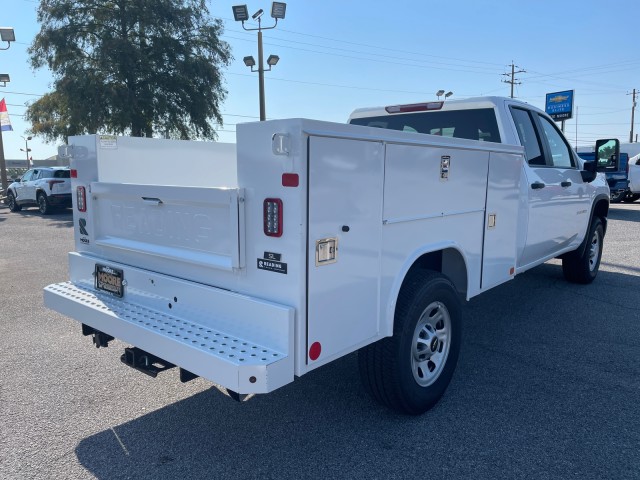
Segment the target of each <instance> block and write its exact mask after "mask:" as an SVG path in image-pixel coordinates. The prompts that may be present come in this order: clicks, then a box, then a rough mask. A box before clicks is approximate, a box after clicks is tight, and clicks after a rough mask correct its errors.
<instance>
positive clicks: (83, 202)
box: [76, 187, 87, 212]
mask: <svg viewBox="0 0 640 480" xmlns="http://www.w3.org/2000/svg"><path fill="white" fill-rule="evenodd" d="M76 202H77V203H78V211H79V212H86V211H87V192H86V190H85V188H84V187H78V188H76Z"/></svg>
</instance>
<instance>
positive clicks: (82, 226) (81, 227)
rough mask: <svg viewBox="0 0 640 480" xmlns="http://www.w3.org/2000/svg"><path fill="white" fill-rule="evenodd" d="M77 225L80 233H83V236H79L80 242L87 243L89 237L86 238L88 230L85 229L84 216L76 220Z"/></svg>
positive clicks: (85, 221)
mask: <svg viewBox="0 0 640 480" xmlns="http://www.w3.org/2000/svg"><path fill="white" fill-rule="evenodd" d="M78 227H79V230H80V235H85V237H80V241H81V242H82V243H89V239H88V238H86V237H88V236H89V232H88V231H87V220H86V219H85V218H80V219H79V220H78Z"/></svg>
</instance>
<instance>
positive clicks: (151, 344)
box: [44, 258, 294, 394]
mask: <svg viewBox="0 0 640 480" xmlns="http://www.w3.org/2000/svg"><path fill="white" fill-rule="evenodd" d="M78 262H80V263H87V261H86V260H81V259H79V258H77V259H76V263H78ZM89 262H92V260H91V261H89ZM71 263H72V268H73V263H74V262H73V261H72V262H71ZM91 268H92V267H91ZM135 270H136V269H132V268H131V267H129V268H128V271H127V272H125V275H127V276H128V277H129V279H130V281H135V277H136V272H135ZM146 276H147V277H148V276H149V272H146ZM160 277H163V278H160ZM157 281H164V282H165V283H166V282H175V283H188V282H184V281H183V280H177V279H175V280H174V279H171V278H170V277H164V276H158V277H157ZM176 286H180V285H174V287H176ZM185 288H191V289H193V290H195V292H192V293H195V294H199V296H200V298H202V294H203V293H204V292H199V291H198V290H203V289H204V290H207V292H206V297H207V303H209V302H210V303H211V304H212V305H214V306H215V305H217V306H218V307H221V308H220V309H221V310H223V311H225V315H224V316H225V317H226V318H225V319H224V321H220V322H216V319H215V315H216V312H215V311H209V312H207V315H206V316H203V317H202V318H200V319H198V318H194V317H195V316H197V315H194V316H190V317H189V318H180V317H177V316H173V315H169V314H168V313H164V312H161V311H159V310H156V309H152V308H149V307H147V306H144V305H141V304H140V303H137V302H136V303H132V302H129V301H127V295H125V297H124V298H122V299H121V298H117V297H114V296H111V295H109V294H107V293H102V292H97V291H95V290H94V289H93V288H92V287H91V286H89V285H85V284H80V285H76V284H73V283H71V282H65V283H59V284H53V285H49V286H47V287H45V289H44V303H45V305H46V306H47V307H49V308H51V309H53V310H56V311H57V312H60V313H62V314H64V315H67V316H69V317H71V318H74V319H76V320H78V321H79V322H81V323H83V324H86V325H88V326H90V327H91V328H93V329H95V330H98V331H100V332H104V333H105V334H107V335H109V336H113V337H115V338H118V339H120V340H122V341H125V342H127V343H130V344H133V345H135V346H136V347H139V348H140V349H142V350H144V351H145V352H149V353H150V354H152V355H155V356H157V357H159V358H161V359H163V360H165V361H166V362H169V363H171V364H174V365H177V366H180V367H181V368H182V369H184V370H187V371H188V372H191V373H193V374H195V375H198V376H201V377H203V378H206V379H208V380H211V381H212V382H214V383H217V384H218V385H221V386H223V387H225V388H227V389H231V390H233V391H235V392H238V393H241V394H250V393H267V392H270V391H273V390H275V389H276V388H279V387H281V386H283V385H286V384H287V383H290V382H292V381H293V372H294V362H293V317H294V309H293V308H291V307H286V306H283V305H279V304H274V303H270V302H264V301H261V300H258V299H254V298H251V297H246V296H243V295H238V294H234V293H232V292H227V291H224V290H219V289H215V288H211V287H205V286H203V285H199V284H192V285H191V286H189V287H187V286H185V285H182V291H184V290H185ZM132 297H133V298H134V299H135V296H133V295H132ZM230 311H233V313H234V315H236V316H237V317H238V318H235V319H234V318H228V315H229V312H230ZM243 315H251V316H253V318H252V319H250V320H249V321H248V322H247V323H248V325H247V328H246V329H245V332H246V334H244V335H238V334H237V333H235V334H231V333H230V332H229V329H225V328H221V327H220V326H218V327H216V323H218V324H219V325H230V324H231V323H238V322H242V317H243ZM256 315H257V316H258V317H257V320H259V321H260V322H261V328H258V329H255V328H251V327H252V323H253V322H255V321H256V317H255V316H256ZM245 320H246V319H245ZM230 322H231V323H230ZM269 325H272V330H271V331H268V332H267V331H265V328H267V327H268V326H269ZM256 330H257V331H261V334H262V335H261V337H260V338H250V333H251V332H252V331H254V332H255V331H256ZM282 337H285V338H282ZM269 338H271V339H272V340H274V339H277V341H272V344H271V345H269V344H267V342H265V339H269ZM283 346H284V348H283Z"/></svg>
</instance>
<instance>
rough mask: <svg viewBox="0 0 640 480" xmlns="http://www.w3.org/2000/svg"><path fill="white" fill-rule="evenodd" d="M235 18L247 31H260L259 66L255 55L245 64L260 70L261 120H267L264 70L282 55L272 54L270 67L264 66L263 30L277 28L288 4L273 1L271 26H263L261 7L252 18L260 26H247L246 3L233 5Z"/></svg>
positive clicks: (244, 59) (252, 68)
mask: <svg viewBox="0 0 640 480" xmlns="http://www.w3.org/2000/svg"><path fill="white" fill-rule="evenodd" d="M232 8H233V18H234V19H235V21H236V22H242V28H243V29H244V30H247V31H254V30H256V31H257V32H258V68H257V70H255V69H254V67H255V65H256V62H255V60H254V58H253V57H251V56H249V57H244V58H243V61H244V64H245V65H246V66H247V67H249V68H251V71H252V72H258V93H259V95H260V121H263V120H266V118H267V115H266V108H265V99H264V72H268V71H270V70H271V67H273V66H274V65H275V64H277V63H278V61H279V60H280V57H278V56H277V55H270V56H269V58H268V59H267V64H268V65H269V68H266V69H265V68H264V59H263V54H262V30H269V29H272V28H276V25H278V19H284V16H285V13H286V10H287V4H286V3H284V2H273V3H272V5H271V17H272V18H273V19H275V23H274V24H273V25H272V26H270V27H263V26H262V16H263V15H264V10H262V9H260V10H258V11H257V12H256V13H254V14H253V15H252V16H251V18H252V19H253V20H257V22H258V28H247V27H246V26H245V24H244V22H245V21H247V20H249V10H248V9H247V6H246V5H234V6H233V7H232Z"/></svg>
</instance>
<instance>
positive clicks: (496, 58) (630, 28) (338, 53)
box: [0, 0, 640, 159]
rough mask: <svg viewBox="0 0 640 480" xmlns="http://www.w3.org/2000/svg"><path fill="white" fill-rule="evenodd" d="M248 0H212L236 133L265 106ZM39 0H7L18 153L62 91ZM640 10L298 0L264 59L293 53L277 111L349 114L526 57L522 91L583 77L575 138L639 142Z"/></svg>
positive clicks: (44, 146)
mask: <svg viewBox="0 0 640 480" xmlns="http://www.w3.org/2000/svg"><path fill="white" fill-rule="evenodd" d="M239 3H244V2H238V1H220V0H209V1H208V6H209V10H210V13H211V15H212V16H214V17H216V18H220V19H222V20H223V21H224V25H225V29H224V34H223V36H222V39H223V40H225V41H226V42H228V43H229V45H230V46H231V52H232V54H233V56H234V60H233V61H232V62H231V64H230V65H229V67H228V68H226V69H225V70H224V71H223V75H224V79H225V83H224V86H225V89H226V90H227V97H226V100H225V101H224V103H223V104H222V108H221V111H222V114H223V118H224V125H223V126H222V127H218V135H219V137H218V140H219V141H222V142H235V130H236V125H237V124H239V123H244V122H251V121H257V120H258V119H259V95H258V74H257V73H252V72H251V71H250V70H249V68H248V67H246V66H245V65H244V63H243V61H242V59H243V57H245V56H247V55H252V56H254V57H255V58H256V59H257V50H258V48H257V34H256V32H247V31H244V30H243V28H242V25H241V24H240V23H239V22H235V21H234V20H233V14H232V9H231V7H232V5H236V4H239ZM38 4H39V2H38V1H36V0H0V25H1V26H10V27H13V28H14V30H15V35H16V42H15V43H12V44H11V46H10V48H9V49H8V50H2V51H0V73H8V74H9V75H10V77H11V82H10V83H8V84H7V85H6V87H0V98H5V99H6V102H7V109H8V111H9V116H10V119H11V123H12V125H13V131H12V132H3V140H4V153H5V157H6V158H7V159H21V158H25V153H24V152H21V151H20V149H21V148H22V149H24V148H25V140H24V139H23V138H22V137H26V136H27V135H28V134H27V131H28V129H29V124H28V123H27V122H25V121H24V119H23V115H24V113H25V111H26V105H27V104H28V103H29V102H33V101H34V100H37V99H38V98H39V96H40V95H43V94H44V93H46V92H48V91H50V88H51V84H52V80H53V77H52V75H51V73H50V72H49V71H48V70H46V69H40V70H37V71H33V70H32V69H31V67H30V65H29V61H28V54H27V49H28V47H29V45H30V44H31V42H32V41H33V39H34V37H35V35H36V34H37V32H38V30H39V25H38V23H37V19H36V10H37V8H38ZM246 4H247V6H248V9H249V13H250V14H252V13H253V12H255V11H257V10H258V9H264V11H265V15H264V16H263V20H264V21H263V27H268V26H271V25H273V19H271V18H270V17H269V12H270V9H271V2H267V1H265V0H246ZM639 22H640V6H639V5H638V3H637V0H612V1H610V2H602V1H596V0H538V1H535V2H531V1H523V0H510V1H506V0H502V1H500V0H449V1H448V2H438V3H436V2H431V1H427V0H395V1H394V2H390V1H381V0H367V1H362V0H290V1H289V2H287V10H286V17H285V18H284V19H283V20H280V21H279V22H278V24H277V26H276V28H274V29H270V30H264V31H263V41H264V42H263V43H264V56H265V62H266V57H268V56H269V55H271V54H275V55H278V56H279V57H280V62H279V63H278V64H277V65H276V66H274V67H273V69H272V71H270V72H266V73H265V98H266V115H267V119H283V118H312V119H318V120H326V121H333V122H341V123H342V122H345V121H346V120H347V118H348V117H349V114H350V113H351V112H352V111H353V110H355V109H356V108H361V107H376V106H384V105H394V104H400V103H415V102H420V101H427V100H435V99H436V92H437V91H438V90H441V89H442V90H446V91H452V92H453V95H452V96H451V97H450V99H451V100H453V99H464V98H469V97H475V96H482V95H499V96H509V95H510V89H511V86H510V85H509V84H508V83H504V80H508V79H509V77H508V76H505V75H504V74H506V73H510V72H511V66H510V65H511V64H512V63H513V64H515V65H516V66H517V68H516V71H518V70H522V71H523V72H520V73H517V74H516V75H515V79H516V81H517V82H518V84H517V85H515V89H514V96H515V97H516V98H518V99H520V100H523V101H525V102H528V103H530V104H532V105H535V106H537V107H539V108H542V109H544V103H545V95H546V94H547V93H552V92H559V91H565V90H574V92H575V94H574V102H575V103H574V117H573V119H571V120H567V121H566V123H565V134H566V136H567V138H568V139H569V141H570V143H571V144H572V145H573V146H575V145H576V144H577V145H578V146H589V145H592V144H594V143H595V140H596V139H598V138H605V137H606V138H609V137H616V138H619V139H620V141H621V142H623V143H624V142H628V141H629V133H630V130H631V109H632V103H633V102H632V98H633V97H632V95H631V93H632V91H633V89H634V88H635V89H636V90H637V91H638V92H640V43H639V42H638V32H639V31H640V30H639V28H638V25H639ZM246 26H247V27H255V26H257V24H253V23H252V22H247V23H246ZM0 47H1V48H5V47H6V44H5V43H3V44H2V45H0ZM638 97H640V93H639V94H638ZM638 100H640V98H638V99H637V101H638ZM636 110H638V111H636V116H635V118H636V120H635V122H634V129H633V130H634V140H635V136H636V133H640V132H639V131H638V130H640V109H636ZM60 143H61V142H59V143H54V144H51V143H44V142H43V141H42V139H40V138H38V137H34V138H33V139H32V140H30V141H29V142H28V146H29V148H30V149H31V150H32V151H31V153H30V154H31V155H32V156H33V158H35V159H43V158H47V157H50V156H52V155H55V154H56V152H57V145H58V144H60Z"/></svg>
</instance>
